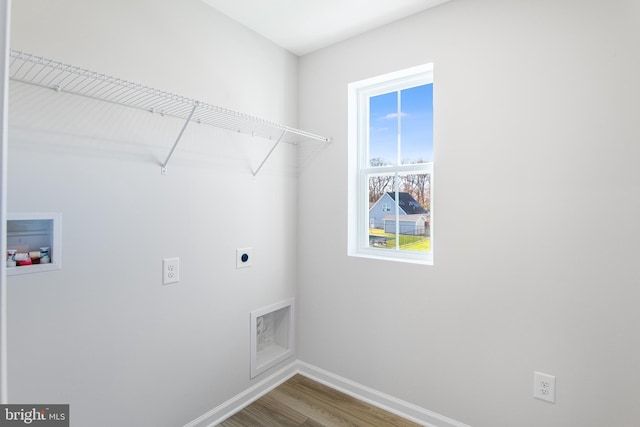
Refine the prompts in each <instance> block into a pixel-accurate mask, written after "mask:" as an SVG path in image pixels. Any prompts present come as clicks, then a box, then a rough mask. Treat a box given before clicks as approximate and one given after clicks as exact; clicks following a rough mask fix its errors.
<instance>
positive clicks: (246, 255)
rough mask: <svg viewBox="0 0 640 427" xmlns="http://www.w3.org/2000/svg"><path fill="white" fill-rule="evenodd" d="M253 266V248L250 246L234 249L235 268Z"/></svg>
mask: <svg viewBox="0 0 640 427" xmlns="http://www.w3.org/2000/svg"><path fill="white" fill-rule="evenodd" d="M252 266H253V250H252V249H251V248H238V249H236V268H247V267H252Z"/></svg>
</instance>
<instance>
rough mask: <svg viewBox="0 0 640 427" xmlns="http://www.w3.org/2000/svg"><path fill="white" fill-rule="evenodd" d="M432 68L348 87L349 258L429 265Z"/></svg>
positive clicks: (431, 66)
mask: <svg viewBox="0 0 640 427" xmlns="http://www.w3.org/2000/svg"><path fill="white" fill-rule="evenodd" d="M432 195H433V65H432V64H427V65H423V66H419V67H414V68H410V69H407V70H403V71H399V72H395V73H391V74H387V75H384V76H379V77H374V78H371V79H367V80H363V81H359V82H355V83H351V84H350V85H349V255H352V256H364V257H370V258H381V259H390V260H397V261H405V262H414V263H421V264H433V250H432V247H433V245H432V237H433V233H432V231H433V204H432Z"/></svg>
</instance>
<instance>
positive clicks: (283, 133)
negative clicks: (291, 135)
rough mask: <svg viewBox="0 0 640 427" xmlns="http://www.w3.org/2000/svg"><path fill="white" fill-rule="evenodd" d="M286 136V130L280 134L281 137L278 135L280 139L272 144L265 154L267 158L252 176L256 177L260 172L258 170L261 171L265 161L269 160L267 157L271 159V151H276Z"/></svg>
mask: <svg viewBox="0 0 640 427" xmlns="http://www.w3.org/2000/svg"><path fill="white" fill-rule="evenodd" d="M286 134H287V131H286V130H285V131H283V132H282V135H280V138H278V140H277V141H276V143H275V144H273V147H271V150H269V152H268V153H267V157H265V158H264V160H263V161H262V163H260V166H258V169H256V170H255V172H251V173H252V174H253V176H256V175H258V172H260V169H262V166H264V164H265V163H267V160H268V159H269V157H271V154H272V153H273V150H275V149H276V147H277V146H278V144H280V142H281V141H282V139H283V138H284V136H285V135H286Z"/></svg>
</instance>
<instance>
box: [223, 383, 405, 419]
mask: <svg viewBox="0 0 640 427" xmlns="http://www.w3.org/2000/svg"><path fill="white" fill-rule="evenodd" d="M219 425H220V426H221V427H382V426H389V427H392V426H393V427H415V426H418V424H415V423H413V422H410V421H408V420H406V419H404V418H401V417H399V416H397V415H395V414H392V413H389V412H387V411H384V410H382V409H380V408H377V407H375V406H372V405H369V404H366V403H364V402H361V401H359V400H357V399H355V398H353V397H351V396H349V395H346V394H344V393H341V392H339V391H337V390H334V389H332V388H331V387H327V386H325V385H323V384H320V383H318V382H315V381H313V380H310V379H309V378H306V377H304V376H301V375H295V376H294V377H292V378H291V379H289V380H288V381H286V382H284V383H283V384H281V385H280V386H278V387H277V388H275V389H274V390H272V391H271V392H269V393H267V394H266V395H265V396H263V397H261V398H260V399H258V400H256V401H255V402H253V403H252V404H251V405H249V406H247V407H246V408H244V409H243V410H241V411H240V412H238V413H237V414H235V415H233V416H232V417H230V418H229V419H227V420H225V421H224V422H222V423H221V424H219Z"/></svg>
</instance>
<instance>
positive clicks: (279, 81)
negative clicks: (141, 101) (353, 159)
mask: <svg viewBox="0 0 640 427" xmlns="http://www.w3.org/2000/svg"><path fill="white" fill-rule="evenodd" d="M11 37H12V42H11V44H12V47H13V48H14V49H18V50H22V51H25V52H30V53H33V54H36V55H42V56H46V57H50V58H54V59H57V60H61V61H63V62H65V63H70V64H73V65H77V66H81V67H84V68H88V69H92V70H96V71H100V72H103V73H106V74H111V75H114V76H116V77H121V78H124V79H128V80H132V81H135V82H139V83H142V84H145V85H148V86H151V87H155V88H158V89H163V90H168V91H172V92H175V93H179V94H181V95H185V96H188V97H192V98H195V99H198V100H201V101H204V102H207V103H211V104H216V105H221V106H224V107H228V108H232V109H236V110H239V111H242V112H245V113H248V114H253V115H256V116H260V117H263V118H266V119H270V120H274V121H278V122H283V123H285V124H289V125H294V126H295V125H296V121H297V58H296V57H295V56H294V55H292V54H290V53H288V52H286V51H285V50H283V49H281V48H279V47H277V46H275V45H274V44H272V43H270V42H268V41H266V40H264V39H262V38H260V37H258V36H257V35H255V34H254V33H252V32H250V31H249V30H247V29H246V28H244V27H241V26H239V25H237V24H235V23H234V22H232V21H231V20H229V19H228V18H226V17H224V16H222V15H221V14H218V13H217V12H215V11H214V10H213V9H211V8H210V7H208V6H206V5H205V4H204V3H202V2H200V1H198V0H187V1H172V2H168V1H163V2H157V1H151V0H136V1H128V0H127V1H125V0H115V1H108V2H103V1H88V2H87V1H80V0H62V1H56V2H50V1H46V0H23V1H18V2H15V3H14V7H13V14H12V34H11ZM10 125H11V126H10V150H9V191H8V209H9V211H10V212H33V211H54V212H61V213H62V218H63V227H62V228H63V243H62V245H63V251H64V263H63V269H62V270H60V271H56V272H51V273H39V274H31V275H24V276H12V277H10V278H9V301H10V302H9V313H8V315H9V390H10V400H11V402H15V403H18V402H19V403H29V402H30V403H70V404H71V419H72V424H73V425H77V426H92V427H101V426H105V427H112V426H115V425H118V426H167V427H175V426H180V425H184V424H186V423H187V422H189V421H191V420H192V419H194V418H196V417H198V416H200V415H202V414H204V413H205V412H207V411H209V410H210V409H212V408H214V407H215V406H216V405H218V404H220V403H222V402H224V401H226V400H227V399H229V398H230V397H232V396H234V395H235V394H237V393H239V392H241V391H243V390H245V389H246V388H247V387H249V385H251V383H252V382H251V381H250V380H249V360H250V359H249V344H250V340H249V313H250V311H251V310H254V309H257V308H260V307H263V306H266V305H269V304H272V303H275V302H278V301H281V300H284V299H286V298H290V297H292V296H295V293H296V288H295V278H296V269H295V260H296V244H297V241H296V227H297V223H296V209H297V208H296V207H297V196H296V194H297V179H296V157H295V149H294V147H292V146H290V145H283V146H281V147H279V148H278V149H277V150H276V152H275V154H274V156H273V158H271V159H270V160H269V162H268V163H267V164H266V166H265V168H264V169H263V170H262V171H261V172H260V174H259V175H258V176H257V177H256V178H253V177H252V175H251V172H250V167H251V166H253V167H255V166H257V164H258V163H259V162H260V160H261V159H262V157H261V156H262V155H263V154H265V153H266V151H268V149H269V148H270V144H269V143H268V142H264V141H260V140H252V139H251V138H250V137H241V136H238V135H236V134H233V133H228V132H225V131H220V130H215V129H214V128H211V127H208V126H205V125H201V126H197V125H194V126H192V127H190V128H188V129H187V132H186V134H185V137H184V139H183V141H182V142H181V144H180V146H179V147H178V149H177V151H176V154H175V155H174V157H173V159H172V160H171V162H170V163H169V166H168V175H166V176H161V175H160V166H159V163H160V162H161V161H163V160H164V157H165V156H166V155H167V153H168V152H169V148H170V147H171V145H172V144H173V141H174V139H175V137H176V136H177V134H178V131H179V129H180V127H181V125H182V124H181V123H179V122H176V121H174V120H172V119H168V118H162V117H159V116H158V115H155V116H154V115H151V114H148V113H139V112H132V111H130V110H126V109H122V108H121V107H116V106H108V105H104V104H100V103H96V102H94V101H91V100H87V99H78V98H72V97H70V96H67V95H64V94H59V93H56V92H55V91H50V92H48V91H42V90H40V89H36V88H25V87H24V86H20V85H14V84H13V83H12V85H11V94H10ZM246 246H252V247H253V252H254V261H253V262H254V264H253V265H254V266H253V267H252V268H248V269H242V270H236V269H235V249H236V248H237V247H246ZM173 256H178V257H180V260H181V281H180V283H178V284H174V285H169V286H162V285H161V260H162V258H164V257H173ZM274 369H276V368H274Z"/></svg>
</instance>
